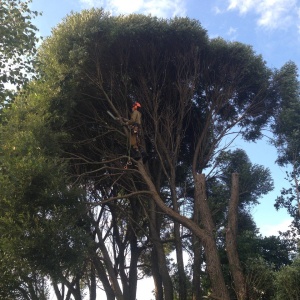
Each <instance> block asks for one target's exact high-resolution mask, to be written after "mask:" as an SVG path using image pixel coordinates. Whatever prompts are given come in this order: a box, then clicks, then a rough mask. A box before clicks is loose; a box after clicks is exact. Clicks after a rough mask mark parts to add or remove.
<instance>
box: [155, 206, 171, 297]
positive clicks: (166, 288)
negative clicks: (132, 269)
mask: <svg viewBox="0 0 300 300" xmlns="http://www.w3.org/2000/svg"><path fill="white" fill-rule="evenodd" d="M153 208H155V205H154V204H153ZM156 217H157V212H156V209H154V210H151V211H150V222H149V224H150V238H151V241H152V243H153V250H152V251H154V252H155V256H156V258H157V260H156V261H152V263H154V264H157V265H158V271H159V274H160V278H161V280H162V284H163V294H164V297H163V299H164V300H173V283H172V280H171V277H170V274H169V270H168V268H167V261H166V255H165V251H164V248H163V245H162V243H161V240H160V236H159V231H160V230H159V228H157V222H156Z"/></svg>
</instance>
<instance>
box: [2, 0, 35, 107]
mask: <svg viewBox="0 0 300 300" xmlns="http://www.w3.org/2000/svg"><path fill="white" fill-rule="evenodd" d="M30 3H31V0H29V1H15V0H4V1H1V9H0V35H1V37H2V38H1V41H0V69H1V71H0V108H1V106H3V105H4V104H5V103H6V102H5V101H6V100H7V97H8V96H9V95H11V91H10V90H9V88H10V86H9V84H10V85H13V87H14V88H20V87H21V86H22V85H23V84H24V82H26V81H28V80H29V79H30V77H31V76H32V75H33V72H34V70H33V64H32V63H33V58H34V56H35V54H36V44H37V42H38V40H39V39H38V38H37V36H36V32H37V28H36V26H34V25H33V24H32V20H33V19H34V18H35V17H36V16H37V15H38V12H37V11H32V10H31V9H30V7H29V6H30Z"/></svg>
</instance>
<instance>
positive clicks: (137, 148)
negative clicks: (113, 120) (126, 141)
mask: <svg viewBox="0 0 300 300" xmlns="http://www.w3.org/2000/svg"><path fill="white" fill-rule="evenodd" d="M141 107H142V106H141V104H140V103H139V102H134V103H133V105H132V113H131V116H130V120H128V119H123V120H124V122H125V125H128V126H129V131H130V133H129V134H130V147H131V150H132V157H133V158H134V159H139V158H141V156H142V154H141V152H142V151H141V141H140V135H141V125H142V113H141Z"/></svg>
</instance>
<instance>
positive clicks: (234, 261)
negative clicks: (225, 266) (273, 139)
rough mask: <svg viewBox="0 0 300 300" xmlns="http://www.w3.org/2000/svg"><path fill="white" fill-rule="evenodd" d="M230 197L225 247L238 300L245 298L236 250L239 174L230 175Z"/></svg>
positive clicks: (244, 287) (244, 288) (244, 286)
mask: <svg viewBox="0 0 300 300" xmlns="http://www.w3.org/2000/svg"><path fill="white" fill-rule="evenodd" d="M231 179H232V182H231V199H230V203H229V210H228V225H227V230H226V249H227V257H228V261H229V267H230V271H231V274H232V277H233V280H234V286H235V292H236V295H237V299H238V300H245V299H246V285H245V278H244V274H243V270H242V268H241V264H240V260H239V255H238V251H237V240H236V239H237V216H238V204H239V174H238V173H233V174H232V176H231Z"/></svg>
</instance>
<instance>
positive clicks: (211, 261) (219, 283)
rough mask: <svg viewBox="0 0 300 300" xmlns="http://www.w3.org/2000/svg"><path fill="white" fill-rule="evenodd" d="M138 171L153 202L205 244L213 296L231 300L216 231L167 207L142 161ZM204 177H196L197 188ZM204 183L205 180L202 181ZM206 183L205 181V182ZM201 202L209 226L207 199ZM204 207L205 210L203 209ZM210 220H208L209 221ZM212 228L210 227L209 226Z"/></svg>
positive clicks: (198, 189)
mask: <svg viewBox="0 0 300 300" xmlns="http://www.w3.org/2000/svg"><path fill="white" fill-rule="evenodd" d="M137 165H138V170H139V172H140V174H141V175H142V177H143V179H144V180H145V182H146V184H147V185H148V187H149V191H150V192H151V193H152V197H153V200H154V201H155V203H156V204H157V206H158V207H159V208H160V209H161V210H162V211H163V212H164V213H165V214H167V215H168V216H169V217H171V218H173V219H174V220H176V221H178V222H179V223H181V224H182V225H184V226H185V227H187V228H188V229H190V230H191V231H192V232H193V233H194V234H195V235H196V236H197V237H199V238H200V239H201V241H202V243H203V247H204V249H205V254H206V259H207V260H206V263H207V270H208V274H209V277H210V280H211V283H212V288H213V296H214V297H215V298H219V299H222V300H230V298H229V293H228V290H227V288H226V285H225V281H224V277H223V274H222V270H221V263H220V258H219V254H218V250H217V246H216V242H215V238H214V229H213V228H211V229H208V228H205V229H202V228H200V227H199V226H198V224H196V223H195V222H194V221H193V220H191V219H188V218H186V217H185V216H182V215H180V214H178V213H176V212H175V211H174V210H173V209H171V208H170V207H168V206H166V205H165V203H164V201H163V200H162V199H161V198H160V196H159V194H158V192H157V190H156V188H155V186H154V184H153V182H152V180H151V178H150V176H149V175H148V173H147V171H146V170H145V168H144V165H143V163H142V162H141V161H139V162H138V164H137ZM203 176H204V175H198V176H196V186H197V184H199V182H201V180H199V177H200V178H203ZM204 179H205V178H204ZM202 181H203V180H202ZM204 181H205V180H204ZM196 186H195V189H196V190H197V194H200V195H201V193H199V192H201V187H202V188H203V187H205V186H203V185H200V187H196ZM199 200H200V202H199V203H200V204H201V207H200V216H201V221H202V219H203V223H204V224H205V225H206V226H207V225H209V224H210V223H211V221H210V219H211V214H210V210H209V207H208V203H207V201H206V197H205V198H204V197H202V199H199ZM202 206H203V208H202ZM207 218H208V219H207ZM209 227H210V226H209Z"/></svg>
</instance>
